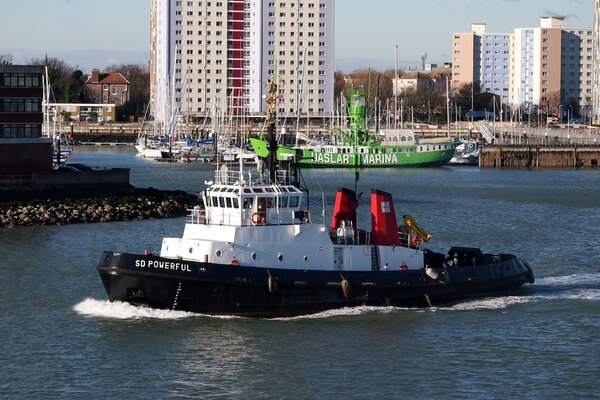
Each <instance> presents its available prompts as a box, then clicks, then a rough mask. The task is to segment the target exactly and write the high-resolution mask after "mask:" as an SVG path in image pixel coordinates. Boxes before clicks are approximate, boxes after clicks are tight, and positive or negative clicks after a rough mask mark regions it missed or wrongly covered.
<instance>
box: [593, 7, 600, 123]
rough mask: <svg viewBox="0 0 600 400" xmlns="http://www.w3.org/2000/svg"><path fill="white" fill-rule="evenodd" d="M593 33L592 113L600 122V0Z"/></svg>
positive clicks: (595, 11) (595, 120) (596, 10)
mask: <svg viewBox="0 0 600 400" xmlns="http://www.w3.org/2000/svg"><path fill="white" fill-rule="evenodd" d="M592 35H593V37H592V44H593V54H592V64H593V72H592V103H593V105H592V107H593V110H592V113H593V122H594V123H595V124H600V0H595V1H594V29H593V31H592Z"/></svg>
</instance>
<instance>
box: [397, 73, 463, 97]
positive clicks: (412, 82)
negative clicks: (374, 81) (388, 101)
mask: <svg viewBox="0 0 600 400" xmlns="http://www.w3.org/2000/svg"><path fill="white" fill-rule="evenodd" d="M450 77H451V76H450V69H449V68H448V69H445V68H435V69H432V70H431V72H430V73H423V72H408V73H406V74H404V75H402V76H401V77H399V78H398V80H397V81H396V82H394V80H392V83H393V90H394V93H395V94H396V95H401V94H402V92H404V91H406V90H414V91H416V92H418V91H420V90H427V89H437V90H443V91H445V90H446V78H450Z"/></svg>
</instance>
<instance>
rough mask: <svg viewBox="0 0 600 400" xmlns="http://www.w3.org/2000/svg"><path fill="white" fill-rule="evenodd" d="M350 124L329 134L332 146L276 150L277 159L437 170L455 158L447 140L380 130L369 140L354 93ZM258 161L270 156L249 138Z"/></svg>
mask: <svg viewBox="0 0 600 400" xmlns="http://www.w3.org/2000/svg"><path fill="white" fill-rule="evenodd" d="M348 114H349V117H350V123H349V126H348V130H347V132H342V131H340V130H335V131H333V132H332V138H333V139H334V141H335V142H334V144H310V143H309V144H304V145H299V146H297V147H296V146H285V145H281V144H280V145H278V146H277V158H278V159H279V160H289V159H291V158H292V157H296V159H297V160H298V164H299V165H300V166H304V167H325V168H349V167H352V168H356V167H359V168H367V167H379V168H382V167H384V168H390V167H437V166H441V165H444V164H446V163H448V161H450V159H451V158H452V157H453V156H454V150H455V147H456V144H455V141H454V139H453V138H450V137H443V138H432V139H423V138H420V137H418V135H415V134H414V133H413V131H412V130H410V129H383V130H381V131H379V133H378V134H377V135H375V136H370V135H369V132H368V130H367V128H366V103H365V96H364V95H363V94H362V93H360V92H354V93H352V94H351V96H350V102H349V107H348ZM250 144H251V145H252V147H253V148H254V151H255V152H256V154H257V155H258V156H259V157H267V156H268V155H269V144H268V142H267V141H266V140H263V139H259V138H250Z"/></svg>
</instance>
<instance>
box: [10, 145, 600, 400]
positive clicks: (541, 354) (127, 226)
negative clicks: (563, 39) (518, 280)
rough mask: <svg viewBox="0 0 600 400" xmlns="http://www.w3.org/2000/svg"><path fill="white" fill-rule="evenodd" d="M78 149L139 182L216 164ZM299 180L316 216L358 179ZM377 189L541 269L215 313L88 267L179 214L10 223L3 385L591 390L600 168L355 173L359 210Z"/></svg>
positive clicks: (246, 394) (351, 392)
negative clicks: (176, 304) (346, 304)
mask: <svg viewBox="0 0 600 400" xmlns="http://www.w3.org/2000/svg"><path fill="white" fill-rule="evenodd" d="M72 161H73V162H81V163H86V164H89V165H93V166H96V167H126V168H131V181H132V183H133V184H134V185H136V186H140V187H147V186H153V187H157V188H164V189H184V190H188V191H196V192H197V191H200V190H201V189H202V188H203V187H204V185H203V183H204V181H205V180H210V179H212V168H211V167H210V166H207V165H200V164H160V163H157V162H150V161H146V160H143V159H139V158H137V157H135V155H134V154H133V150H132V149H130V148H102V149H81V148H80V149H77V152H76V153H75V154H74V156H73V159H72ZM305 178H306V180H307V182H308V183H309V185H310V189H311V210H312V213H313V216H314V215H320V214H321V209H322V208H323V203H326V204H331V203H332V200H333V197H334V194H335V189H336V187H337V186H347V187H349V188H353V187H354V173H353V172H351V171H331V170H323V171H306V172H305ZM371 188H378V189H382V190H386V191H388V192H391V193H392V194H393V195H394V199H395V207H396V212H397V213H398V214H399V215H402V214H411V215H412V216H413V217H415V218H416V219H417V221H418V222H419V223H420V224H421V225H422V226H423V227H425V228H426V229H427V231H428V232H429V233H431V234H432V235H433V239H432V241H431V242H430V244H428V246H429V247H430V248H433V249H435V250H440V251H444V250H446V249H447V248H448V246H450V245H467V246H477V247H481V248H482V249H483V250H484V251H490V252H494V251H497V252H508V253H514V254H518V255H520V256H522V257H523V258H525V259H526V260H527V261H529V263H530V264H531V265H532V267H533V268H534V271H535V274H536V283H535V284H534V285H532V286H528V287H524V288H523V290H521V291H520V292H519V293H518V296H512V297H503V298H495V299H482V300H477V301H472V302H466V303H461V304H458V305H455V306H453V307H449V308H435V307H434V308H431V309H426V310H422V309H399V308H371V307H363V308H353V309H344V310H337V311H330V312H324V313H321V314H317V315H312V316H307V317H296V318H290V319H278V320H250V319H244V318H235V317H207V316H202V315H196V314H190V313H185V312H169V311H160V310H150V309H146V308H137V307H132V306H130V305H128V304H123V303H110V302H108V301H107V300H106V294H105V293H104V290H103V288H102V284H101V282H100V278H99V276H98V274H97V272H96V269H95V267H96V264H97V262H98V261H99V258H100V255H101V253H102V251H103V250H121V251H132V252H141V251H143V249H147V248H149V249H157V248H159V247H160V243H161V239H162V237H163V236H179V235H180V234H181V232H182V230H183V224H184V222H185V221H184V218H177V219H169V220H149V221H139V222H112V223H103V224H82V225H69V226H49V227H28V228H16V229H10V230H0V254H1V255H2V257H0V266H1V267H2V271H1V272H2V276H1V278H0V316H1V317H0V337H1V343H2V344H1V346H0V349H1V350H0V398H7V399H8V398H11V399H12V398H27V399H29V398H134V399H135V398H144V399H145V398H201V399H211V398H212V399H226V398H240V399H259V398H264V399H272V398H276V399H279V398H281V399H316V398H324V399H325V398H326V399H348V398H354V399H398V398H423V399H448V398H492V399H508V398H531V399H540V398H552V399H555V398H581V399H590V398H598V393H599V391H600V383H599V381H598V376H599V373H600V362H598V359H600V246H599V244H598V241H599V239H600V171H583V170H582V171H571V170H556V171H554V170H545V171H509V170H503V171H497V170H479V169H477V168H454V167H446V168H439V169H406V170H369V171H363V172H361V174H360V180H359V182H358V191H359V192H360V191H362V192H364V194H363V197H362V200H361V206H360V207H359V212H360V213H361V217H360V218H359V222H360V223H361V224H362V225H363V226H367V225H368V219H369V204H368V198H369V196H370V190H371ZM329 212H330V210H329V209H328V207H327V206H326V207H325V215H326V217H325V221H327V222H329V218H330V213H329ZM319 218H320V217H319Z"/></svg>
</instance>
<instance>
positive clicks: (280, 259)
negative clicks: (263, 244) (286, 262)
mask: <svg viewBox="0 0 600 400" xmlns="http://www.w3.org/2000/svg"><path fill="white" fill-rule="evenodd" d="M277 261H283V254H281V253H279V254H277Z"/></svg>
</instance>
